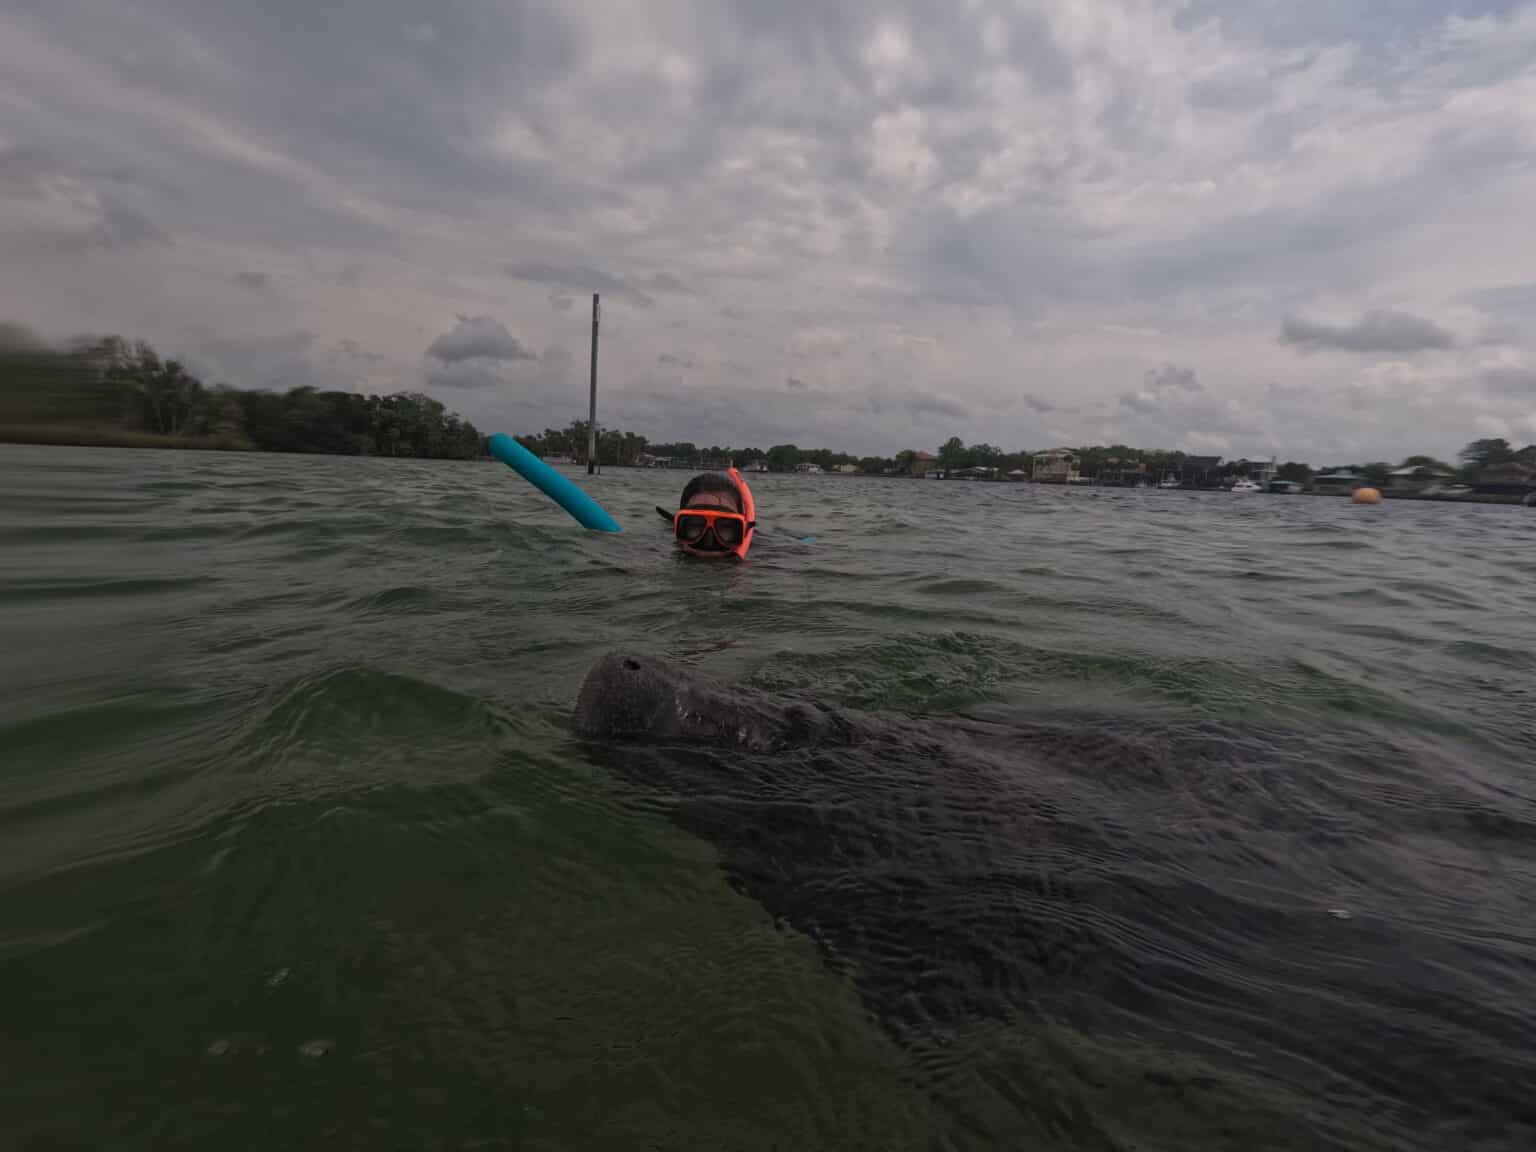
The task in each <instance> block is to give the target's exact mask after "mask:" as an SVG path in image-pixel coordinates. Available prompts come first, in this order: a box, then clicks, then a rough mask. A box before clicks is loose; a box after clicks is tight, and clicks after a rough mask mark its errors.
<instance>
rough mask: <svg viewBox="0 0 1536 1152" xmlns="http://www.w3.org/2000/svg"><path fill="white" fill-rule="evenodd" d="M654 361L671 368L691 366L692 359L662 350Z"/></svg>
mask: <svg viewBox="0 0 1536 1152" xmlns="http://www.w3.org/2000/svg"><path fill="white" fill-rule="evenodd" d="M656 363H658V364H661V365H664V366H669V367H672V368H692V367H693V361H692V360H690V359H688V358H686V357H683V356H674V355H672V353H670V352H663V353H662V354H661V355H660V356H658V357H656Z"/></svg>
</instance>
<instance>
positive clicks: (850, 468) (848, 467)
mask: <svg viewBox="0 0 1536 1152" xmlns="http://www.w3.org/2000/svg"><path fill="white" fill-rule="evenodd" d="M858 470H859V466H858V465H857V464H839V465H837V466H836V467H835V468H833V469H832V471H834V472H841V473H842V474H843V475H844V476H852V475H854V473H856V472H858Z"/></svg>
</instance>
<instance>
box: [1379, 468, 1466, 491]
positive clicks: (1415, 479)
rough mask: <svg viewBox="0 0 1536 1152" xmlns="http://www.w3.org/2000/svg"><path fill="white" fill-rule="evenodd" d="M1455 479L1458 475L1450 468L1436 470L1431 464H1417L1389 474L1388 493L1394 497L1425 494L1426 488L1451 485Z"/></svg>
mask: <svg viewBox="0 0 1536 1152" xmlns="http://www.w3.org/2000/svg"><path fill="white" fill-rule="evenodd" d="M1455 479H1456V473H1455V472H1453V471H1452V470H1451V469H1449V468H1436V467H1434V466H1433V465H1429V464H1415V465H1410V466H1409V467H1407V468H1397V469H1394V470H1393V471H1391V472H1389V473H1388V474H1387V491H1388V492H1390V493H1392V494H1393V495H1396V494H1398V493H1408V494H1414V493H1418V492H1423V491H1424V490H1425V489H1426V488H1432V487H1434V486H1435V485H1437V484H1449V483H1451V482H1452V481H1454V480H1455Z"/></svg>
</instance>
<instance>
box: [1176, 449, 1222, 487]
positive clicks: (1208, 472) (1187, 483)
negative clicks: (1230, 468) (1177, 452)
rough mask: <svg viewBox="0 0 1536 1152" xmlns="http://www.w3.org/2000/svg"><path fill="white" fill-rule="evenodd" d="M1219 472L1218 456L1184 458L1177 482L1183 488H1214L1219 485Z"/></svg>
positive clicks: (1219, 462) (1219, 461) (1219, 460)
mask: <svg viewBox="0 0 1536 1152" xmlns="http://www.w3.org/2000/svg"><path fill="white" fill-rule="evenodd" d="M1220 471H1221V457H1220V456H1186V457H1185V458H1184V464H1183V466H1182V467H1181V468H1180V469H1179V480H1180V483H1181V485H1182V486H1183V487H1185V488H1216V487H1219V486H1220V484H1221V475H1220Z"/></svg>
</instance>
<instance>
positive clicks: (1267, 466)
mask: <svg viewBox="0 0 1536 1152" xmlns="http://www.w3.org/2000/svg"><path fill="white" fill-rule="evenodd" d="M1277 471H1279V469H1278V468H1276V466H1275V459H1274V457H1273V456H1271V457H1270V458H1269V459H1268V460H1250V461H1249V462H1248V479H1250V480H1252V481H1253V482H1254V483H1255V484H1257V485H1258V486H1259V487H1261V488H1268V487H1269V483H1270V481H1271V480H1273V479H1274V478H1275V473H1276V472H1277Z"/></svg>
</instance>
